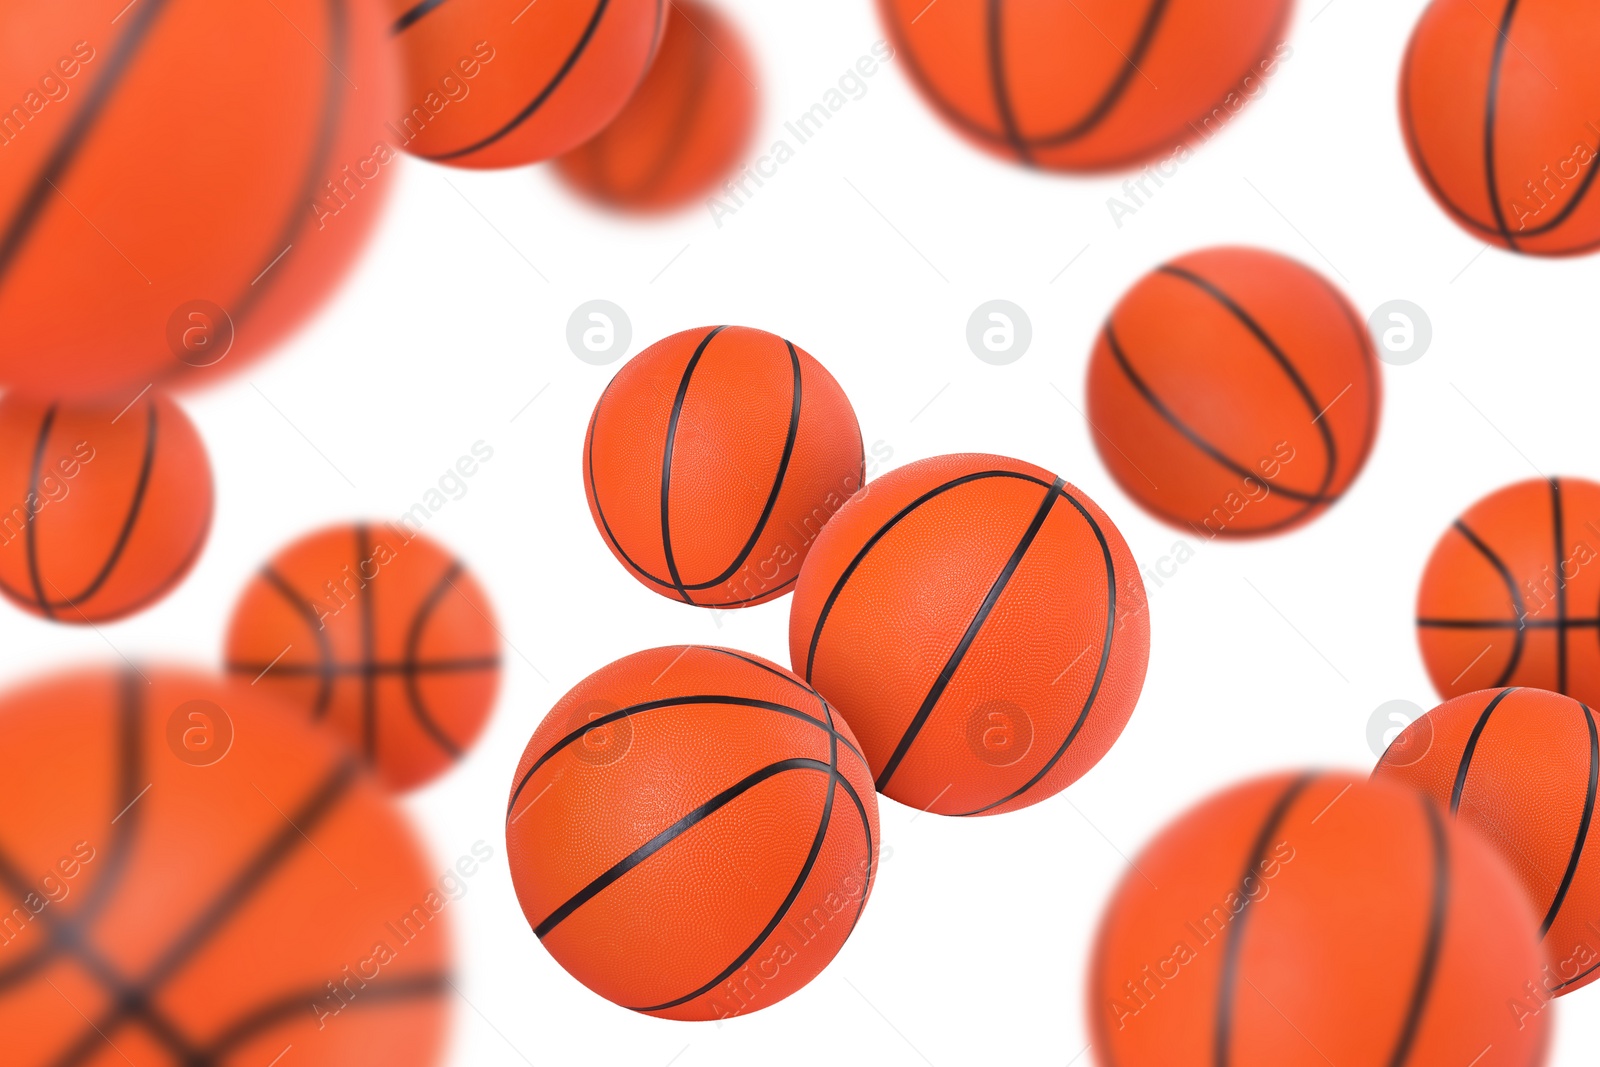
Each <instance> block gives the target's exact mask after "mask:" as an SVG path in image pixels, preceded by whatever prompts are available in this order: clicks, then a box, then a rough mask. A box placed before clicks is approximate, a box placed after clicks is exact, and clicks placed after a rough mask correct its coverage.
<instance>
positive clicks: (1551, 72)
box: [1400, 0, 1600, 256]
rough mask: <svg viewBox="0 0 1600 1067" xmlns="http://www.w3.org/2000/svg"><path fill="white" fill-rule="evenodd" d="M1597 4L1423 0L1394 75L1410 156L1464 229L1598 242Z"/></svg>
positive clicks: (1544, 248) (1518, 239)
mask: <svg viewBox="0 0 1600 1067" xmlns="http://www.w3.org/2000/svg"><path fill="white" fill-rule="evenodd" d="M1596 49H1600V10H1597V9H1596V8H1595V7H1594V6H1593V5H1592V4H1585V3H1581V2H1580V0H1554V2H1549V3H1540V4H1518V3H1515V2H1514V0H1513V2H1511V3H1506V4H1502V5H1499V9H1498V10H1495V9H1492V8H1491V9H1490V11H1489V12H1488V13H1486V12H1485V11H1484V9H1483V8H1481V7H1479V6H1478V4H1476V3H1475V2H1474V0H1434V2H1433V3H1432V4H1430V5H1429V6H1428V9H1427V10H1426V11H1424V12H1423V14H1422V18H1421V20H1420V21H1419V22H1418V23H1417V28H1416V30H1415V32H1413V34H1412V36H1411V45H1410V47H1409V48H1408V49H1407V50H1406V59H1405V66H1404V68H1403V70H1402V71H1401V74H1400V118H1401V122H1402V124H1403V125H1404V127H1405V132H1406V145H1407V147H1408V148H1409V149H1410V151H1411V162H1412V163H1413V164H1414V165H1415V166H1416V168H1417V173H1418V174H1419V175H1421V177H1422V180H1423V183H1424V184H1425V185H1426V186H1427V187H1428V191H1429V192H1430V193H1432V194H1433V198H1434V199H1435V200H1436V201H1438V203H1439V205H1440V206H1441V207H1443V208H1444V209H1445V211H1446V212H1447V213H1448V214H1449V215H1450V217H1451V218H1453V219H1455V221H1456V222H1457V223H1458V224H1459V225H1460V226H1461V227H1462V229H1464V230H1466V231H1467V232H1468V233H1470V234H1472V236H1474V237H1476V238H1478V239H1479V240H1481V241H1488V242H1489V243H1491V244H1494V245H1498V246H1499V247H1501V248H1509V249H1511V250H1513V251H1516V252H1525V253H1529V254H1532V255H1540V256H1568V255H1579V254H1582V253H1586V252H1592V251H1593V250H1594V249H1595V248H1597V247H1600V203H1597V201H1596V200H1595V198H1593V197H1591V196H1590V195H1589V194H1590V186H1592V185H1593V184H1594V178H1595V166H1594V164H1595V157H1596V155H1597V154H1600V129H1597V128H1596V126H1595V117H1596V115H1600V69H1597V68H1596V66H1595V63H1594V58H1593V57H1594V54H1595V51H1596Z"/></svg>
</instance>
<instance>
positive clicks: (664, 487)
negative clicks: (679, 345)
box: [661, 326, 727, 604]
mask: <svg viewBox="0 0 1600 1067" xmlns="http://www.w3.org/2000/svg"><path fill="white" fill-rule="evenodd" d="M726 329H727V327H726V326H718V327H716V328H715V329H713V330H712V331H711V332H710V333H708V334H706V335H705V337H703V338H701V340H700V344H699V345H697V346H696V347H695V350H694V354H693V355H691V356H690V357H689V362H688V363H687V364H685V366H684V368H683V377H682V378H680V379H679V380H678V392H677V395H676V396H674V397H673V398H672V414H671V416H669V417H668V419H667V442H666V445H665V446H664V447H663V450H662V455H661V549H662V552H663V553H664V554H665V555H666V558H667V573H668V574H670V575H671V576H672V587H673V588H674V589H676V590H677V591H678V595H679V596H681V597H682V598H683V600H684V603H686V604H693V603H694V598H693V597H691V596H690V595H689V590H688V587H687V586H685V585H684V584H683V576H682V575H680V574H679V573H678V561H677V560H676V559H675V558H673V555H672V520H671V518H670V515H669V512H670V501H671V499H672V453H673V451H674V450H675V449H676V447H677V443H678V420H679V419H680V418H681V417H682V415H683V402H684V400H685V399H686V398H687V397H688V395H689V381H690V379H692V378H693V377H694V370H695V368H696V367H698V366H699V365H700V360H701V358H702V357H703V356H704V355H705V354H706V348H707V347H709V346H710V344H711V342H712V341H713V340H715V339H716V336H717V334H719V333H721V332H722V331H723V330H726Z"/></svg>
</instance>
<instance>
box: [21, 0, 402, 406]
mask: <svg viewBox="0 0 1600 1067" xmlns="http://www.w3.org/2000/svg"><path fill="white" fill-rule="evenodd" d="M384 33H385V27H384V24H383V16H382V10H381V5H380V4H379V3H378V0H275V2H274V3H268V4H237V3H218V4H204V3H202V4H194V3H172V2H168V0H156V2H141V3H136V4H131V5H130V4H128V3H127V2H126V0H86V2H84V3H74V4H72V5H61V4H27V3H12V4H7V5H5V8H4V11H3V13H0V39H3V40H5V42H6V47H5V49H4V51H3V53H0V84H4V85H6V86H9V87H10V88H9V89H7V90H6V96H5V100H6V102H7V104H10V103H12V102H13V101H14V99H15V98H14V97H13V95H12V94H13V93H16V92H22V91H24V90H26V92H25V95H23V96H22V98H21V99H22V101H23V103H22V104H21V105H20V106H18V107H16V108H15V109H12V110H8V111H6V112H4V115H3V118H4V121H0V152H3V153H4V155H5V159H6V163H5V166H4V167H0V322H4V323H5V324H6V328H5V332H6V343H5V346H4V348H3V349H0V383H3V384H5V385H7V386H14V387H18V388H21V389H25V390H27V391H29V392H31V393H35V394H38V395H41V396H49V397H64V398H84V397H106V398H109V399H112V400H118V401H120V403H121V404H126V403H128V402H129V401H131V400H132V399H133V398H134V397H135V396H136V395H137V394H138V393H139V391H140V390H141V389H144V388H145V387H147V386H148V385H150V383H151V382H152V381H154V382H157V383H158V384H160V383H171V382H190V381H203V380H209V379H210V377H211V376H212V375H215V374H218V373H223V372H226V371H228V370H230V369H233V368H237V367H239V366H240V365H242V364H243V363H245V362H246V361H248V360H249V359H252V358H255V357H257V356H259V355H261V354H262V353H263V352H264V351H266V350H267V349H269V348H270V347H272V345H274V344H275V343H276V342H277V341H279V340H280V339H282V338H283V337H284V336H285V335H287V334H288V333H289V332H290V331H291V330H292V329H293V328H294V327H296V326H297V325H298V324H299V323H300V322H301V321H302V320H304V319H305V318H306V317H307V316H308V315H309V314H310V313H311V312H312V311H313V310H315V309H316V308H318V307H319V306H320V305H321V304H322V303H323V302H324V301H325V300H326V299H327V298H328V296H329V295H330V294H331V293H332V292H334V291H335V290H336V289H337V288H338V283H339V281H340V279H341V278H342V277H343V275H344V273H345V271H346V269H347V268H348V267H349V266H350V264H351V262H352V261H353V260H354V259H355V257H356V255H357V253H358V252H359V251H360V249H361V248H362V247H363V246H364V245H365V243H366V239H367V236H368V233H369V231H370V230H371V229H372V227H373V224H374V223H375V222H376V221H377V219H378V216H379V214H380V212H379V209H380V207H381V206H382V205H383V203H384V201H385V199H386V198H387V191H388V187H389V185H390V184H391V181H392V179H391V177H390V172H391V170H392V168H393V166H394V161H395V160H397V159H398V156H399V153H398V151H397V150H395V149H392V148H391V147H390V146H389V144H388V142H389V141H390V140H391V139H392V138H391V136H390V135H389V134H388V133H387V131H386V130H385V129H384V126H383V124H384V122H386V121H387V120H389V119H391V118H392V117H393V114H394V100H395V94H394V90H395V76H394V71H393V69H392V64H391V62H390V56H389V55H388V52H387V48H386V44H385V40H384Z"/></svg>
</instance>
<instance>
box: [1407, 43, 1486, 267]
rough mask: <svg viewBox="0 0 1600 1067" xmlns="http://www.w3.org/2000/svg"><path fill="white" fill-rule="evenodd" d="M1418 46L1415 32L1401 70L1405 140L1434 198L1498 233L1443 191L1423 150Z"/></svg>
mask: <svg viewBox="0 0 1600 1067" xmlns="http://www.w3.org/2000/svg"><path fill="white" fill-rule="evenodd" d="M1416 50H1417V38H1416V36H1413V37H1412V38H1411V42H1410V44H1408V45H1407V46H1406V56H1405V62H1404V64H1403V65H1402V67H1401V71H1400V109H1401V111H1402V112H1403V114H1404V117H1405V121H1404V122H1402V123H1401V127H1402V128H1403V129H1404V131H1405V136H1406V143H1407V144H1408V145H1409V146H1410V148H1411V159H1412V161H1413V162H1415V163H1416V165H1417V170H1418V172H1419V173H1420V174H1421V175H1422V180H1423V183H1424V184H1425V185H1427V187H1428V189H1429V190H1430V191H1431V192H1432V193H1433V196H1434V199H1435V200H1437V201H1438V202H1439V203H1440V204H1442V205H1443V206H1444V209H1445V211H1446V212H1447V213H1449V214H1450V215H1451V216H1452V217H1453V218H1454V219H1455V220H1456V221H1457V222H1459V223H1460V224H1461V225H1463V226H1465V227H1467V228H1468V229H1469V230H1475V231H1477V232H1479V233H1482V234H1485V235H1487V236H1499V234H1498V232H1497V231H1496V230H1495V228H1494V227H1493V226H1492V225H1490V224H1488V223H1486V222H1481V221H1479V220H1478V219H1476V218H1474V217H1473V216H1472V215H1471V214H1469V213H1468V212H1467V210H1466V209H1465V208H1463V207H1461V206H1460V205H1459V204H1457V203H1456V202H1455V201H1454V200H1452V199H1450V196H1449V195H1448V194H1447V193H1446V192H1445V191H1444V187H1443V186H1442V185H1440V184H1439V179H1438V178H1437V177H1435V175H1434V173H1433V169H1432V168H1431V167H1429V166H1428V160H1427V157H1426V156H1425V155H1424V154H1423V151H1422V142H1421V141H1420V140H1418V139H1417V136H1416V129H1417V121H1416V112H1415V109H1413V108H1412V106H1411V67H1412V59H1413V58H1414V57H1415V54H1416Z"/></svg>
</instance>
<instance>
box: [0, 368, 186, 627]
mask: <svg viewBox="0 0 1600 1067" xmlns="http://www.w3.org/2000/svg"><path fill="white" fill-rule="evenodd" d="M0 509H3V510H0V592H3V593H4V594H5V595H6V598H7V599H9V600H10V601H11V602H12V603H13V604H15V605H17V606H18V607H20V608H22V609H24V610H25V611H29V612H32V613H33V614H35V615H39V616H42V617H44V618H46V619H52V620H54V621H56V622H67V623H81V624H84V625H91V624H94V623H102V622H110V621H112V620H114V619H120V618H123V617H125V616H128V615H132V614H134V613H135V612H138V611H142V610H143V609H145V608H147V607H149V606H150V605H151V604H154V603H155V602H156V601H158V600H160V599H161V598H162V597H164V596H166V595H167V594H168V593H169V592H171V591H172V589H173V587H174V586H176V585H177V584H178V583H179V582H180V581H182V580H183V578H184V576H185V575H186V574H188V573H189V568H190V567H191V566H193V565H194V561H195V560H196V559H197V558H198V557H199V555H200V550H201V549H202V548H204V547H205V543H206V535H207V533H209V531H210V529H211V512H212V486H211V463H210V461H209V460H208V459H207V458H206V449H205V445H204V444H202V443H201V441H200V435H199V434H198V433H197V432H196V431H195V428H194V424H193V423H191V422H190V421H189V418H188V416H186V415H185V414H184V413H183V409H182V408H180V407H178V405H177V404H175V403H173V402H172V401H171V400H169V399H168V398H167V397H165V396H163V395H161V394H159V393H149V394H146V395H145V396H144V397H143V398H142V399H140V400H138V401H137V402H135V403H133V404H131V405H129V406H127V407H126V408H123V407H121V405H105V404H97V403H94V402H89V401H86V402H83V403H77V404H56V403H44V402H39V401H34V400H30V399H28V398H26V397H23V396H19V395H16V394H7V395H6V397H5V398H4V399H0Z"/></svg>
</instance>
